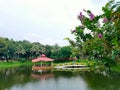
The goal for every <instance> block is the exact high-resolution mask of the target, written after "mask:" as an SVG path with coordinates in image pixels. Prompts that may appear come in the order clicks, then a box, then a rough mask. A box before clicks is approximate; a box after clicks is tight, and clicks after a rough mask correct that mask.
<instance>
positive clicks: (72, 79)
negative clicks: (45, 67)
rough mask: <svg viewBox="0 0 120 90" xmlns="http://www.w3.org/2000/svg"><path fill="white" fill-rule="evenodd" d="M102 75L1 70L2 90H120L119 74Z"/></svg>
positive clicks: (18, 69)
mask: <svg viewBox="0 0 120 90" xmlns="http://www.w3.org/2000/svg"><path fill="white" fill-rule="evenodd" d="M102 73H103V74H100V73H97V71H95V72H87V71H80V72H74V71H73V72H70V71H53V70H50V71H46V72H33V71H32V70H31V67H30V66H28V67H23V66H22V67H17V68H9V69H3V70H0V90H120V74H119V73H115V72H111V73H105V72H102Z"/></svg>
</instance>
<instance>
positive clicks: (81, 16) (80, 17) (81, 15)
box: [78, 12, 84, 20]
mask: <svg viewBox="0 0 120 90" xmlns="http://www.w3.org/2000/svg"><path fill="white" fill-rule="evenodd" d="M83 17H84V16H83V14H82V12H80V14H79V16H78V18H79V19H80V20H82V19H83Z"/></svg>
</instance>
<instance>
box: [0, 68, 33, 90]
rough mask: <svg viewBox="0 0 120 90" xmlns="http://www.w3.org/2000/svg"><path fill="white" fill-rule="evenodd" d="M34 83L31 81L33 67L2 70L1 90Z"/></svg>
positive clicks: (0, 71) (0, 77) (0, 76)
mask: <svg viewBox="0 0 120 90" xmlns="http://www.w3.org/2000/svg"><path fill="white" fill-rule="evenodd" d="M30 81H34V80H33V79H32V80H31V67H23V66H21V67H17V68H8V69H3V70H0V90H5V88H10V87H12V86H13V85H17V84H22V85H24V84H25V83H27V82H30Z"/></svg>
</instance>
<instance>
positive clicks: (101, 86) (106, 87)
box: [82, 72, 120, 90]
mask: <svg viewBox="0 0 120 90" xmlns="http://www.w3.org/2000/svg"><path fill="white" fill-rule="evenodd" d="M82 78H83V79H84V81H85V82H86V84H87V85H88V88H89V89H90V90H118V89H120V85H119V84H120V77H119V74H118V73H115V72H112V73H109V77H107V76H103V75H102V74H99V73H94V72H86V73H84V75H82Z"/></svg>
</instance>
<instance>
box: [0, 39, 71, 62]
mask: <svg viewBox="0 0 120 90" xmlns="http://www.w3.org/2000/svg"><path fill="white" fill-rule="evenodd" d="M42 53H44V54H46V56H48V57H51V58H54V59H64V58H69V57H70V55H71V49H70V46H64V47H60V46H58V45H57V44H55V45H54V46H50V45H42V44H40V43H39V42H34V43H31V42H29V41H26V40H23V41H14V40H13V39H11V40H10V39H8V38H3V37H0V60H1V61H3V60H7V61H10V60H16V61H19V60H21V61H25V60H31V59H33V58H36V57H38V56H40V55H41V54H42Z"/></svg>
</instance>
